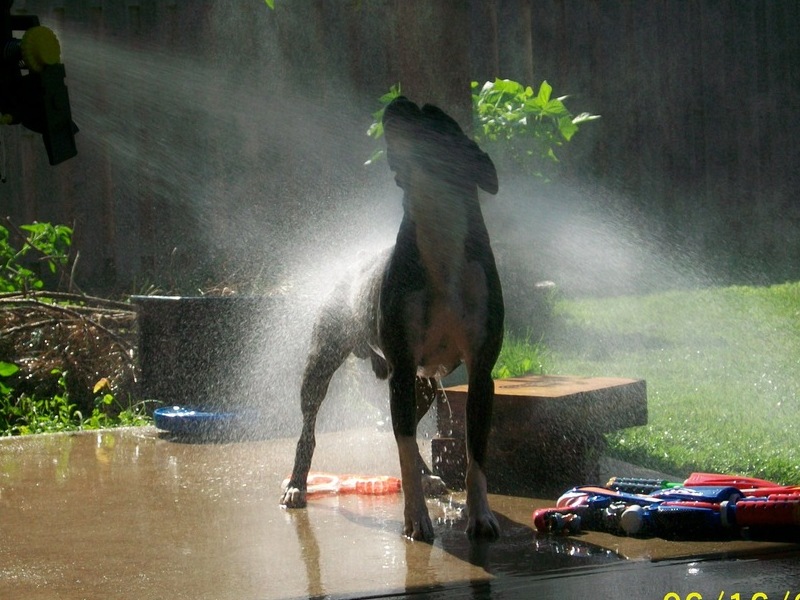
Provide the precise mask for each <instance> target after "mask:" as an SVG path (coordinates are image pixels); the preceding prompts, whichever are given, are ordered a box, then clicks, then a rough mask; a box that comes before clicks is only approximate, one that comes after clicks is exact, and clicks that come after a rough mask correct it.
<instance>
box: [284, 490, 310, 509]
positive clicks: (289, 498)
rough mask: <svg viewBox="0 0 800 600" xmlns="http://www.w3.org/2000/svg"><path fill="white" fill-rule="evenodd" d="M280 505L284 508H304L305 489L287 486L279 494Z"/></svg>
mask: <svg viewBox="0 0 800 600" xmlns="http://www.w3.org/2000/svg"><path fill="white" fill-rule="evenodd" d="M281 506H283V507H285V508H305V506H306V491H305V490H301V489H299V488H296V487H293V486H291V485H290V486H288V487H287V488H286V489H285V490H283V494H282V495H281Z"/></svg>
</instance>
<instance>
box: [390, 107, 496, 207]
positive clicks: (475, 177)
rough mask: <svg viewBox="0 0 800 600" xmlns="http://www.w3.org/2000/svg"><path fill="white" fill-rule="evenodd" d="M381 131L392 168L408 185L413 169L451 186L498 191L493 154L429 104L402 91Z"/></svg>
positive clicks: (397, 177)
mask: <svg viewBox="0 0 800 600" xmlns="http://www.w3.org/2000/svg"><path fill="white" fill-rule="evenodd" d="M383 130H384V135H385V136H386V147H387V153H386V156H387V159H388V162H389V167H390V168H391V169H392V171H394V172H395V173H396V175H397V176H396V181H397V185H399V186H400V187H401V188H403V189H404V190H406V191H408V189H407V186H408V185H409V184H410V178H411V176H412V173H414V172H415V171H424V172H425V173H427V174H428V175H429V176H432V177H435V178H437V179H439V180H440V181H442V182H446V183H447V184H448V185H452V186H455V187H465V188H470V189H473V190H474V188H475V186H478V187H480V188H481V189H483V190H485V191H486V192H489V193H490V194H496V193H497V189H498V184H497V171H496V170H495V168H494V163H492V159H491V158H489V155H488V154H486V153H485V152H483V151H482V150H481V149H480V148H479V147H478V145H477V144H476V143H475V142H473V141H472V140H471V139H469V138H468V137H467V136H466V135H464V132H463V131H462V130H461V127H459V126H458V123H456V122H455V120H454V119H453V118H451V117H450V116H449V115H447V114H446V113H445V112H444V111H443V110H442V109H440V108H438V107H436V106H433V105H431V104H426V105H425V106H423V107H422V108H421V109H420V108H419V107H418V106H417V105H416V104H414V103H413V102H411V101H410V100H409V99H408V98H405V97H404V96H400V97H399V98H396V99H394V100H392V102H391V103H390V104H389V105H387V107H386V109H385V110H384V112H383Z"/></svg>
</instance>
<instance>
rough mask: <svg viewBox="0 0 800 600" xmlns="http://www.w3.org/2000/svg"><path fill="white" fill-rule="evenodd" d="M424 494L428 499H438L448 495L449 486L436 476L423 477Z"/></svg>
mask: <svg viewBox="0 0 800 600" xmlns="http://www.w3.org/2000/svg"><path fill="white" fill-rule="evenodd" d="M422 492H423V493H424V494H425V497H426V498H438V497H439V496H444V495H445V494H447V492H448V490H447V486H446V485H445V483H444V481H443V480H442V478H441V477H437V476H436V475H423V476H422Z"/></svg>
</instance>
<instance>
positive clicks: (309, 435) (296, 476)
mask: <svg viewBox="0 0 800 600" xmlns="http://www.w3.org/2000/svg"><path fill="white" fill-rule="evenodd" d="M345 339H347V338H346V337H345V336H341V335H331V333H330V331H325V328H324V327H322V326H320V327H318V328H315V332H314V335H313V340H312V348H313V350H312V352H311V354H310V355H309V357H308V361H307V362H306V368H305V371H304V373H303V383H302V387H301V390H300V401H301V407H302V412H303V429H302V431H301V433H300V439H299V440H298V441H297V450H296V452H295V459H294V468H293V469H292V476H291V479H290V480H289V485H287V486H286V489H285V490H283V495H282V496H281V504H282V505H283V506H285V507H287V508H302V507H304V506H305V505H306V487H307V480H308V472H309V470H310V469H311V459H312V457H313V455H314V448H315V447H316V435H315V429H316V425H317V413H318V412H319V409H320V406H321V405H322V401H323V400H324V399H325V394H326V393H327V391H328V385H329V384H330V382H331V378H332V377H333V374H334V373H335V372H336V370H337V369H338V368H339V367H340V366H341V365H342V363H343V362H344V360H345V359H346V358H347V356H348V355H349V354H350V352H351V350H352V347H351V345H350V344H346V343H343V340H345Z"/></svg>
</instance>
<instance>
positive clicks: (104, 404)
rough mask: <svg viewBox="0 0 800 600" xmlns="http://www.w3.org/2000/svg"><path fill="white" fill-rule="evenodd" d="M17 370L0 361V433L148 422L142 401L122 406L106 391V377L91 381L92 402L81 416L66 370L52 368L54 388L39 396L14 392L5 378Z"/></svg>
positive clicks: (93, 427) (9, 364)
mask: <svg viewBox="0 0 800 600" xmlns="http://www.w3.org/2000/svg"><path fill="white" fill-rule="evenodd" d="M18 372H19V367H18V366H17V365H15V364H13V363H8V362H2V361H0V435H28V434H33V433H56V432H63V431H78V430H82V429H103V428H108V427H120V426H123V427H128V426H139V425H147V424H149V423H150V422H151V419H150V417H149V415H148V414H147V410H146V402H140V403H138V404H135V405H132V406H130V407H127V408H123V407H122V406H121V404H120V403H119V402H118V400H117V398H116V397H115V396H114V394H113V393H112V392H111V391H110V388H109V384H108V380H107V379H106V378H102V379H100V381H98V383H97V384H96V385H95V388H94V392H95V394H97V396H96V397H95V406H94V408H93V409H92V414H91V415H89V416H88V417H84V415H83V413H81V411H80V410H78V408H77V405H76V404H75V403H74V402H73V401H72V399H71V395H70V391H69V387H68V384H67V372H66V371H62V370H60V369H53V371H52V373H51V374H52V375H54V376H56V377H57V383H56V385H57V390H58V391H57V392H56V393H54V394H52V395H47V396H43V397H39V396H36V395H28V394H16V393H15V391H14V387H13V385H11V383H10V382H9V379H11V378H13V377H14V376H15V375H17V373H18Z"/></svg>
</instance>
